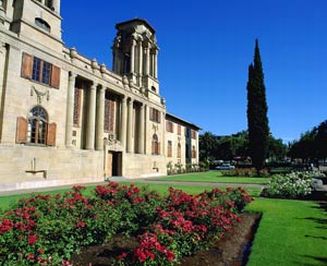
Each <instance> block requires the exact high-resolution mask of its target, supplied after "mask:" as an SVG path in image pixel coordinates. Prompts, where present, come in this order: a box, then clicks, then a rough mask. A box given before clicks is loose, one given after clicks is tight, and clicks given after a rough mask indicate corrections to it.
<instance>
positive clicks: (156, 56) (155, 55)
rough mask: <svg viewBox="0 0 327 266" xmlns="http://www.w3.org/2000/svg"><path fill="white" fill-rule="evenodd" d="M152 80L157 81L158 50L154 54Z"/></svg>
mask: <svg viewBox="0 0 327 266" xmlns="http://www.w3.org/2000/svg"><path fill="white" fill-rule="evenodd" d="M154 78H155V79H158V50H157V49H156V50H155V54H154Z"/></svg>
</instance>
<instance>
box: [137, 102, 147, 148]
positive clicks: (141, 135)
mask: <svg viewBox="0 0 327 266" xmlns="http://www.w3.org/2000/svg"><path fill="white" fill-rule="evenodd" d="M144 108H145V106H144V104H142V105H141V106H140V126H139V141H138V144H139V149H138V150H139V153H140V154H144V131H145V130H144Z"/></svg>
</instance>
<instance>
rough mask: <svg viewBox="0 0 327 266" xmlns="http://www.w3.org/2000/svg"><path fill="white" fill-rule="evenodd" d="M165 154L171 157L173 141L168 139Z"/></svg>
mask: <svg viewBox="0 0 327 266" xmlns="http://www.w3.org/2000/svg"><path fill="white" fill-rule="evenodd" d="M167 156H168V157H173V143H172V142H171V141H170V140H169V141H168V146H167Z"/></svg>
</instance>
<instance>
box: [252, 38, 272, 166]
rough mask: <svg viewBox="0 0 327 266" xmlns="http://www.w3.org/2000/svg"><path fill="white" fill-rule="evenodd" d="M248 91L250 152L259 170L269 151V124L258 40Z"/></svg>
mask: <svg viewBox="0 0 327 266" xmlns="http://www.w3.org/2000/svg"><path fill="white" fill-rule="evenodd" d="M247 93H248V94H247V98H248V107H247V117H248V130H249V152H250V155H251V158H252V163H253V165H254V167H255V168H256V169H257V170H258V171H259V170H261V169H263V168H264V164H265V159H266V157H267V153H268V137H269V125H268V117H267V112H268V106H267V102H266V88H265V84H264V74H263V68H262V63H261V57H260V51H259V44H258V40H256V45H255V55H254V62H253V63H252V64H251V65H250V66H249V79H248V84H247Z"/></svg>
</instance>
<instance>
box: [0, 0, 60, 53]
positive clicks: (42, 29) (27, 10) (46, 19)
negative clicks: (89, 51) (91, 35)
mask: <svg viewBox="0 0 327 266" xmlns="http://www.w3.org/2000/svg"><path fill="white" fill-rule="evenodd" d="M1 14H4V15H2V16H1ZM1 17H4V19H1ZM1 20H3V21H4V23H2V25H4V26H5V27H6V28H7V29H8V30H10V31H13V32H15V33H17V34H18V35H19V36H22V37H24V38H26V39H27V40H28V41H29V42H31V43H33V44H41V45H43V46H46V47H47V48H50V49H52V50H55V51H58V52H59V51H61V50H62V45H63V43H62V37H61V20H62V18H61V16H60V0H20V1H13V0H0V22H1Z"/></svg>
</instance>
